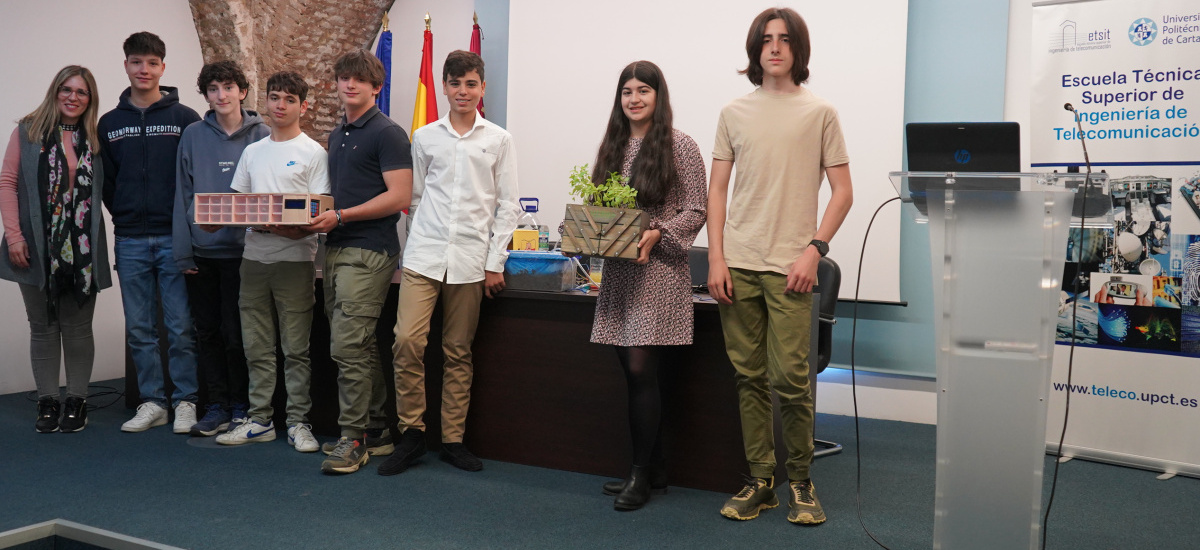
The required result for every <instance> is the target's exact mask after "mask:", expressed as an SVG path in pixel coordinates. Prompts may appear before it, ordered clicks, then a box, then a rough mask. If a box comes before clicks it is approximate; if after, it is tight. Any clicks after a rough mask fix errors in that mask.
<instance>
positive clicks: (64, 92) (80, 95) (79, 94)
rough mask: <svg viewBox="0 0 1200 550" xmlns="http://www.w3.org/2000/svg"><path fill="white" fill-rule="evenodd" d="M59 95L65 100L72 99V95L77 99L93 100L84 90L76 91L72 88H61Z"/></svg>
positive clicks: (59, 88)
mask: <svg viewBox="0 0 1200 550" xmlns="http://www.w3.org/2000/svg"><path fill="white" fill-rule="evenodd" d="M58 95H59V97H62V98H63V99H66V98H68V97H71V96H72V95H74V96H75V97H76V98H77V99H91V97H92V94H91V93H88V91H87V90H84V89H83V88H79V89H75V88H71V87H70V86H59V87H58Z"/></svg>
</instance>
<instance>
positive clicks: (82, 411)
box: [58, 395, 87, 433]
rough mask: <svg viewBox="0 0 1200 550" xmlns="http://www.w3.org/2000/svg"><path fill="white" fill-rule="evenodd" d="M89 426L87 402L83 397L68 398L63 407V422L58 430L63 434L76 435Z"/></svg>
mask: <svg viewBox="0 0 1200 550" xmlns="http://www.w3.org/2000/svg"><path fill="white" fill-rule="evenodd" d="M85 426H87V402H86V401H84V400H83V398H82V397H75V396H73V395H68V396H67V402H66V404H65V406H64V407H63V415H62V422H61V423H59V425H58V429H59V430H62V432H63V433H74V432H78V431H80V430H82V429H83V428H84V427H85Z"/></svg>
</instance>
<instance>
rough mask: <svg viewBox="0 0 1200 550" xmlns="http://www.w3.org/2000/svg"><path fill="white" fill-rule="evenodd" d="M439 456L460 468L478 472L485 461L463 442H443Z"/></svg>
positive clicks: (443, 460)
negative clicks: (477, 456) (469, 449)
mask: <svg viewBox="0 0 1200 550" xmlns="http://www.w3.org/2000/svg"><path fill="white" fill-rule="evenodd" d="M439 458H441V459H442V462H447V463H449V464H450V465H451V466H454V467H455V468H458V469H459V470H466V471H468V472H478V471H479V470H482V469H483V461H481V460H479V459H478V458H476V457H475V455H473V454H471V451H468V450H467V446H466V445H463V444H462V443H442V454H441V456H440V457H439Z"/></svg>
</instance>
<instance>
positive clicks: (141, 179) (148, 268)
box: [98, 32, 200, 434]
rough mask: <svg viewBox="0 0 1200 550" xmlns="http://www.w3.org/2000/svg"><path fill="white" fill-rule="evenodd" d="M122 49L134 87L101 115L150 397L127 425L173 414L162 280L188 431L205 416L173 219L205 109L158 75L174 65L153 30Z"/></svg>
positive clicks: (124, 279)
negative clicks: (192, 131)
mask: <svg viewBox="0 0 1200 550" xmlns="http://www.w3.org/2000/svg"><path fill="white" fill-rule="evenodd" d="M123 49H124V50H125V63H124V64H125V74H126V75H128V76H129V88H126V89H125V91H124V92H122V93H121V99H120V102H119V103H118V104H117V108H116V109H113V110H111V111H109V112H107V113H105V114H104V116H102V117H100V125H99V130H98V133H99V134H100V144H101V146H100V148H101V151H102V157H103V159H104V180H105V181H104V206H105V207H107V208H108V212H109V214H110V215H111V216H112V221H113V233H114V234H115V236H116V239H115V240H116V244H115V247H114V248H115V250H116V267H117V276H118V279H119V280H120V283H121V303H122V305H123V306H124V309H125V335H126V341H127V342H128V344H129V348H130V350H131V352H132V354H133V362H134V366H135V367H136V368H137V377H138V391H139V393H140V394H141V397H142V401H143V402H142V404H141V405H140V406H138V410H137V415H135V416H134V417H133V418H132V419H131V420H129V421H128V422H125V423H124V424H122V425H121V430H122V431H125V432H140V431H144V430H146V429H149V428H153V427H155V426H161V425H163V424H166V423H167V404H168V401H167V395H166V392H165V391H164V388H163V369H162V360H161V359H160V351H159V345H158V330H157V328H156V327H157V323H156V317H157V309H158V308H157V306H158V302H157V301H155V290H156V289H157V291H158V294H159V295H160V297H161V300H162V311H163V324H164V325H165V326H166V329H167V341H168V344H169V348H170V349H169V356H170V365H169V367H170V369H171V382H172V383H173V384H174V385H175V392H174V393H173V394H172V395H171V402H170V403H171V404H172V405H173V406H174V408H175V425H174V431H175V433H179V434H186V433H188V432H190V431H191V429H192V426H193V425H194V424H195V423H196V404H195V403H196V385H197V383H196V339H195V335H194V334H193V328H192V315H191V312H190V311H189V309H188V301H187V287H186V286H185V284H184V280H183V273H182V272H181V271H180V270H179V267H178V265H177V264H176V263H175V254H174V252H173V250H172V243H171V220H172V217H173V212H174V209H175V155H176V152H177V150H178V149H179V137H180V134H182V133H183V129H184V128H186V127H187V126H188V125H190V124H191V123H193V122H196V121H197V120H200V116H199V115H197V114H196V111H193V110H191V109H189V108H188V107H186V106H184V105H180V103H179V92H178V90H176V89H175V88H170V87H166V86H161V87H160V86H159V85H158V80H159V79H160V78H162V74H163V70H164V69H165V68H166V64H165V63H163V58H164V57H166V55H167V48H166V46H165V45H164V44H163V41H162V39H160V38H159V37H158V36H156V35H154V34H151V33H148V32H138V33H134V34H132V35H130V36H129V38H127V39H125V43H124V45H123Z"/></svg>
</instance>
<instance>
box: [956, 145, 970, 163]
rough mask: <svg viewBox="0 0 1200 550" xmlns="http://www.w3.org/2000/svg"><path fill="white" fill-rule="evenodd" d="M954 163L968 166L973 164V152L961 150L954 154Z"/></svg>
mask: <svg viewBox="0 0 1200 550" xmlns="http://www.w3.org/2000/svg"><path fill="white" fill-rule="evenodd" d="M954 162H957V163H959V164H966V163H968V162H971V152H970V151H968V150H966V149H959V150H957V151H955V152H954Z"/></svg>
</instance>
